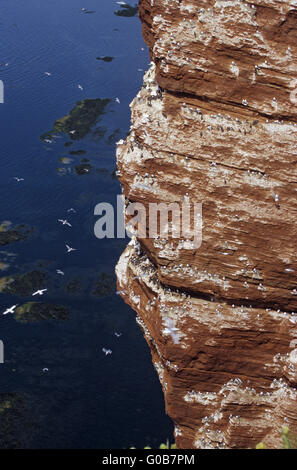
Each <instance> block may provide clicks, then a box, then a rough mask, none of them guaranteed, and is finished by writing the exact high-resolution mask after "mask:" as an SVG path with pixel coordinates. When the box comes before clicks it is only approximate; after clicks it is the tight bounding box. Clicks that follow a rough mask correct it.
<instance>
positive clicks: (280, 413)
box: [117, 0, 297, 448]
mask: <svg viewBox="0 0 297 470" xmlns="http://www.w3.org/2000/svg"><path fill="white" fill-rule="evenodd" d="M140 17H141V20H142V22H143V34H144V38H145V40H146V42H147V44H148V45H149V47H150V52H151V58H152V64H151V67H150V70H149V71H148V72H147V73H146V75H145V77H144V85H143V87H142V89H141V91H140V92H139V94H138V95H137V97H136V98H135V99H134V101H133V102H132V104H131V110H132V127H131V133H130V135H129V137H128V138H127V140H126V141H125V142H124V141H121V142H120V143H119V144H118V151H117V158H118V171H119V176H120V181H121V183H122V186H123V192H124V195H125V198H126V202H141V203H142V204H144V205H145V206H147V205H148V204H149V203H151V202H157V203H161V202H163V203H164V202H165V203H172V202H177V203H180V204H182V202H183V201H184V200H185V198H189V197H190V198H191V201H192V202H193V203H195V202H196V203H202V204H203V214H202V215H203V241H202V245H201V247H200V248H198V249H196V248H195V247H193V246H192V245H191V243H189V241H188V240H183V239H180V240H176V239H169V240H162V239H160V238H153V239H152V238H142V239H138V240H133V241H132V242H131V243H130V244H129V246H128V247H127V249H126V251H125V252H124V253H123V255H122V257H121V259H120V260H119V263H118V266H117V275H118V285H119V290H121V292H122V295H123V298H124V299H125V301H126V302H127V303H129V304H130V305H131V307H132V308H134V309H135V310H136V312H137V314H138V317H137V318H138V322H139V324H140V326H141V327H142V328H143V331H144V335H145V338H146V340H147V342H148V344H149V346H150V348H151V352H152V358H153V362H154V365H155V368H156V370H157V372H158V374H159V377H160V381H161V384H162V387H163V391H164V396H165V403H166V411H167V413H168V414H169V416H171V418H172V419H173V421H174V423H175V425H176V427H175V437H176V442H177V445H178V447H180V448H214V447H222V448H238V447H239V448H245V447H254V446H255V445H256V444H257V443H258V442H259V441H264V442H265V443H266V444H267V446H269V447H279V446H280V437H279V436H280V431H281V428H282V426H283V425H284V424H286V425H287V426H289V428H290V429H291V430H292V432H295V433H296V434H297V408H296V398H297V389H296V387H297V369H295V367H297V349H296V347H297V327H296V321H297V315H296V316H295V312H297V280H296V273H297V257H296V240H297V238H296V237H297V227H296V222H295V219H296V215H297V200H296V187H297V167H296V162H297V147H296V137H297V92H296V89H297V41H296V34H297V1H296V0H294V1H290V0H282V1H281V0H265V2H264V0H263V1H262V0H256V1H254V2H252V3H250V2H246V1H235V0H234V1H233V0H229V1H226V0H224V1H223V0H222V1H221V0H204V1H203V0H201V1H199V2H195V1H193V0H192V1H190V0H170V1H168V0H151V1H150V0H140ZM176 337H178V340H176Z"/></svg>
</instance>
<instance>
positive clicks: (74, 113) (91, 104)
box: [40, 98, 111, 140]
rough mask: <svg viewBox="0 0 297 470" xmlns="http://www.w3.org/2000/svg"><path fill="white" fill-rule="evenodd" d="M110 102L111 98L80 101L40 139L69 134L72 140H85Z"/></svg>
mask: <svg viewBox="0 0 297 470" xmlns="http://www.w3.org/2000/svg"><path fill="white" fill-rule="evenodd" d="M110 101H111V100H110V98H105V99H101V98H97V99H85V100H82V101H78V102H77V103H76V105H75V106H74V108H73V109H72V110H71V111H70V112H69V114H67V115H66V116H64V117H62V118H60V119H58V120H57V121H56V122H55V123H54V126H53V129H52V130H51V131H50V132H46V133H45V134H43V135H42V136H41V137H40V138H41V140H46V139H49V138H52V137H53V135H54V134H56V133H60V134H62V133H64V134H67V135H68V137H69V138H70V139H72V140H80V139H83V138H84V137H85V136H86V135H87V134H88V133H89V132H90V130H91V129H92V127H94V126H95V124H96V123H97V121H98V119H99V117H100V116H102V115H103V114H104V112H105V108H106V106H107V105H108V104H109V103H110Z"/></svg>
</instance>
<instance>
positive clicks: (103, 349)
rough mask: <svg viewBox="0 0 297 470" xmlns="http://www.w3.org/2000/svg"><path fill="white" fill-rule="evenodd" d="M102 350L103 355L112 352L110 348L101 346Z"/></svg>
mask: <svg viewBox="0 0 297 470" xmlns="http://www.w3.org/2000/svg"><path fill="white" fill-rule="evenodd" d="M102 351H103V352H104V354H105V356H108V354H112V350H111V349H106V348H102Z"/></svg>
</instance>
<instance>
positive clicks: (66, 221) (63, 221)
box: [58, 219, 72, 227]
mask: <svg viewBox="0 0 297 470" xmlns="http://www.w3.org/2000/svg"><path fill="white" fill-rule="evenodd" d="M58 222H61V224H62V225H68V227H72V225H71V223H70V222H68V220H66V219H65V220H63V219H58Z"/></svg>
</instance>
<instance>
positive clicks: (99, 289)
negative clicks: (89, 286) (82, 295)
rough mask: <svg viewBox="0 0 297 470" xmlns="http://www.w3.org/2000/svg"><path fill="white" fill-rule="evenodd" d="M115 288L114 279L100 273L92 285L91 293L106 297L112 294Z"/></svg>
mask: <svg viewBox="0 0 297 470" xmlns="http://www.w3.org/2000/svg"><path fill="white" fill-rule="evenodd" d="M114 290H115V279H114V277H113V276H111V275H110V274H107V273H101V274H100V275H99V276H98V277H97V279H96V281H95V284H94V286H93V290H92V295H94V296H95V297H106V296H108V295H112V293H113V292H114Z"/></svg>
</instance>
